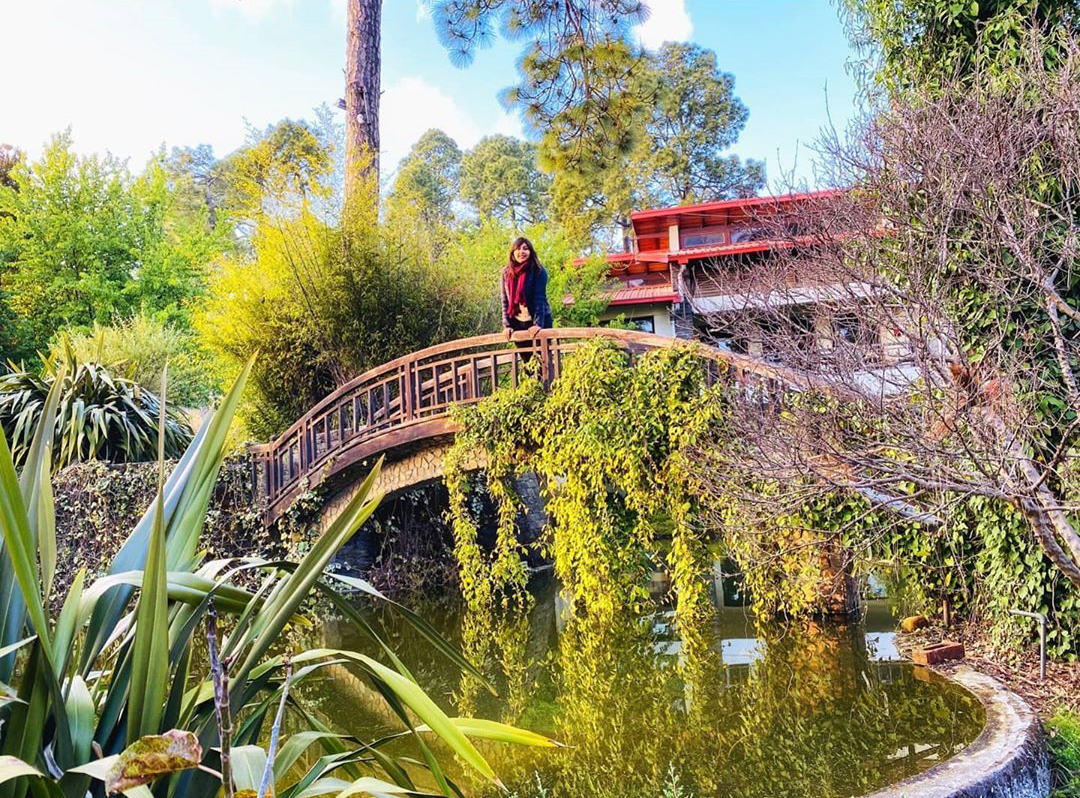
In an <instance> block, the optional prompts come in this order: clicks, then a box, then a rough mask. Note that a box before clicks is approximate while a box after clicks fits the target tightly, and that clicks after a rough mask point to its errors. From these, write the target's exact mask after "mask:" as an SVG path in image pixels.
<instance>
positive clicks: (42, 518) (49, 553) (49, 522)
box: [37, 447, 56, 598]
mask: <svg viewBox="0 0 1080 798" xmlns="http://www.w3.org/2000/svg"><path fill="white" fill-rule="evenodd" d="M48 451H49V449H48V447H46V456H45V457H44V458H43V459H42V461H41V471H42V473H41V479H40V482H39V485H38V490H37V541H38V552H39V554H40V559H41V594H42V595H43V596H44V597H45V598H48V597H49V595H50V594H51V593H52V586H53V577H54V576H55V575H56V511H55V509H54V507H53V495H52V480H51V476H52V468H51V466H52V462H51V460H52V458H51V457H50V456H49V454H48Z"/></svg>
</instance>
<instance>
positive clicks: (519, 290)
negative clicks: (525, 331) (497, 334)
mask: <svg viewBox="0 0 1080 798" xmlns="http://www.w3.org/2000/svg"><path fill="white" fill-rule="evenodd" d="M528 269H529V262H528V261H525V263H521V264H518V263H513V264H510V268H508V269H507V270H506V296H507V297H509V300H510V301H509V302H508V303H507V307H506V318H507V319H512V318H513V317H514V316H516V315H517V314H518V307H519V306H521V305H525V306H526V307H528V303H527V302H526V301H525V272H527V271H528Z"/></svg>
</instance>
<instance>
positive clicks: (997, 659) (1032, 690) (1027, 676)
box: [897, 625, 1080, 718]
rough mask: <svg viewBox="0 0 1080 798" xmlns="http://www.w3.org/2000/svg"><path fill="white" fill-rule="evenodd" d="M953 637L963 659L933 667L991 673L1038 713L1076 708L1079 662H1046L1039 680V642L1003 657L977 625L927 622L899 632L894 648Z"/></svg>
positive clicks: (1079, 696) (905, 650)
mask: <svg viewBox="0 0 1080 798" xmlns="http://www.w3.org/2000/svg"><path fill="white" fill-rule="evenodd" d="M942 640H955V641H957V642H960V643H963V644H964V659H963V660H959V661H957V660H954V661H951V662H944V663H942V664H940V665H937V666H935V667H934V670H937V671H940V672H942V673H949V672H951V671H953V670H955V669H956V668H958V667H960V666H962V665H968V666H970V667H972V668H975V669H976V670H978V671H981V672H982V673H985V674H987V675H988V676H993V677H994V678H995V679H997V680H998V681H999V682H1001V683H1002V684H1004V685H1005V686H1007V687H1008V688H1009V689H1010V690H1012V691H1013V692H1014V693H1017V694H1018V695H1020V696H1022V697H1023V698H1024V699H1025V700H1026V701H1027V702H1028V703H1029V704H1030V705H1031V706H1032V708H1033V709H1035V711H1036V712H1038V713H1039V715H1040V717H1044V718H1046V717H1049V716H1051V715H1053V714H1054V712H1055V710H1057V709H1061V708H1065V709H1069V710H1071V711H1073V712H1080V662H1054V661H1048V662H1047V663H1046V679H1045V681H1042V682H1040V681H1039V646H1038V643H1035V644H1034V645H1033V646H1030V647H1029V648H1028V649H1027V650H1025V651H1021V652H1010V654H1009V656H1008V657H1007V658H1006V657H1003V656H1002V655H1000V654H997V653H995V652H994V651H992V650H990V648H989V647H988V646H986V645H985V643H983V642H982V641H983V637H982V635H981V634H980V630H979V629H978V628H977V627H972V626H958V625H954V626H952V627H951V628H949V629H945V628H943V627H941V626H929V627H927V628H924V629H920V630H918V631H916V632H912V633H900V634H899V635H898V637H897V646H898V648H899V649H900V650H901V651H902V652H903V653H904V654H907V655H910V654H909V652H910V650H911V649H913V648H915V647H917V646H924V645H929V644H932V643H939V642H941V641H942Z"/></svg>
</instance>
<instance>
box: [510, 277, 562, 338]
mask: <svg viewBox="0 0 1080 798" xmlns="http://www.w3.org/2000/svg"><path fill="white" fill-rule="evenodd" d="M508 268H509V267H507V266H504V267H503V271H502V275H501V277H500V279H499V294H500V295H501V298H502V326H503V327H509V326H510V318H511V317H513V316H515V315H517V308H514V310H513V312H511V310H510V297H509V296H507V293H506V270H507V269H508ZM547 284H548V274H547V269H545V268H544V267H543V266H538V267H537V268H535V269H532V268H530V269H527V270H526V271H525V307H527V308H528V309H529V315H530V316H532V317H533V324H535V325H537V326H539V327H544V328H547V327H551V326H552V324H553V319H552V316H551V305H549V304H548V298H547Z"/></svg>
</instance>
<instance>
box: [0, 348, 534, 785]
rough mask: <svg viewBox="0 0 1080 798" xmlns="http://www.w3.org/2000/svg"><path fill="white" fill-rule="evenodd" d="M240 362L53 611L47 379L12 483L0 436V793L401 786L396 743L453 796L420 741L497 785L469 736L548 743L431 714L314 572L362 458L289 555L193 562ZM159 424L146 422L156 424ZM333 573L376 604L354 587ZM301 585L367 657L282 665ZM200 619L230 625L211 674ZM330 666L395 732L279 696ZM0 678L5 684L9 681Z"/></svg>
mask: <svg viewBox="0 0 1080 798" xmlns="http://www.w3.org/2000/svg"><path fill="white" fill-rule="evenodd" d="M250 368H251V366H250V364H249V365H248V367H247V369H245V371H244V372H243V373H242V374H241V376H240V377H239V379H238V380H237V382H236V384H235V385H234V386H233V388H232V390H230V391H229V393H228V394H226V396H225V397H224V399H223V401H222V404H221V407H220V408H219V409H218V411H217V412H216V413H215V414H214V415H213V416H212V417H211V418H209V419H208V420H207V422H206V423H205V424H204V426H203V427H202V428H201V429H200V430H199V432H198V434H197V435H196V436H195V438H194V440H193V441H192V443H191V445H190V446H189V448H188V449H187V451H186V452H185V453H184V455H183V457H182V458H181V459H180V461H179V463H178V464H177V466H176V468H175V469H174V471H173V472H172V474H171V475H170V476H169V478H168V479H167V480H166V479H164V468H162V478H161V482H160V485H159V490H158V494H157V498H156V501H155V502H154V505H153V507H151V508H150V509H149V510H148V511H147V513H146V515H145V516H144V517H143V518H142V520H141V521H140V522H139V523H138V525H137V526H136V527H135V529H134V530H133V531H132V533H131V534H130V536H129V537H128V539H127V541H126V542H125V544H124V546H123V547H122V548H121V550H120V551H119V552H118V553H117V555H116V557H115V559H114V560H113V562H112V566H111V568H110V573H109V575H108V576H105V577H103V578H101V579H99V580H97V581H96V582H94V583H93V584H91V585H86V584H85V573H84V572H83V571H80V572H79V573H78V574H77V575H76V576H75V579H74V581H73V583H72V585H71V588H70V589H69V591H68V593H67V596H66V598H65V600H64V602H63V604H62V608H61V610H60V612H59V614H58V615H56V616H55V617H49V615H48V614H47V607H48V602H47V601H46V597H47V596H48V595H49V594H50V592H51V590H52V587H53V576H54V573H55V552H56V541H55V534H54V531H55V525H54V513H53V505H52V497H51V493H50V488H49V475H50V469H49V463H50V459H51V458H50V451H49V450H50V448H51V445H52V437H51V436H50V435H48V434H47V430H50V429H52V424H53V422H54V418H55V414H56V407H57V403H58V401H59V393H60V390H61V388H60V387H59V386H60V384H61V383H60V382H59V381H57V383H55V384H54V386H53V388H52V390H51V391H50V393H49V395H48V396H47V398H46V401H45V402H44V405H43V408H42V412H41V416H40V419H39V422H38V424H37V427H36V430H35V433H34V435H33V438H32V440H31V443H30V445H29V447H28V449H27V453H26V456H25V459H24V463H23V467H22V473H21V475H18V476H17V475H16V468H15V465H14V462H13V460H12V456H11V451H10V449H9V447H8V445H7V442H6V440H4V437H3V436H0V528H2V531H3V548H2V551H0V682H3V684H2V685H0V713H2V714H3V716H4V721H5V722H4V723H3V726H2V728H0V798H22V797H23V796H25V795H26V794H28V793H29V794H32V795H34V796H35V798H36V796H50V797H51V796H66V797H67V798H83V796H85V795H87V794H90V795H94V796H100V795H103V794H104V793H105V792H106V790H108V791H109V792H113V791H119V792H123V793H124V794H125V795H132V796H142V798H147V797H148V796H151V795H154V796H159V798H160V797H161V796H177V797H179V796H192V797H194V796H213V795H216V794H219V793H224V795H225V796H227V798H231V797H232V796H245V797H246V798H250V797H251V796H258V795H262V796H266V795H272V796H278V798H302V797H303V798H307V796H315V795H335V796H341V797H342V798H344V796H348V795H358V794H365V793H366V794H372V795H383V796H386V795H400V794H403V793H415V792H417V790H418V788H417V785H416V784H415V783H414V781H413V779H414V778H415V777H416V776H417V775H418V774H417V770H416V768H417V766H418V765H417V764H413V765H411V766H410V765H407V763H406V762H405V761H404V760H401V759H399V758H398V757H397V756H395V755H394V754H392V753H390V752H389V751H388V750H385V749H386V746H387V744H388V743H389V742H391V741H392V740H394V739H398V738H401V737H409V738H411V739H412V740H413V743H414V744H415V746H416V748H417V749H418V751H419V752H420V754H421V757H422V763H421V764H420V765H419V767H422V768H425V769H426V770H427V771H428V772H429V774H430V777H431V780H432V782H433V783H434V784H435V785H437V787H438V789H439V790H440V791H441V792H442V793H443V794H445V795H447V796H454V795H456V794H459V793H457V789H456V787H455V786H454V785H453V784H452V783H451V782H450V780H449V779H447V777H446V775H445V774H444V773H443V771H442V769H441V768H440V766H439V763H438V762H437V760H436V759H435V757H434V755H433V754H432V752H431V749H430V748H429V746H428V744H427V742H426V741H425V736H428V735H430V734H435V735H437V736H438V737H440V738H441V739H442V740H443V741H444V742H445V743H446V744H447V745H448V746H449V748H450V749H451V750H452V751H453V752H454V753H455V754H457V755H458V756H459V757H460V758H461V759H462V760H463V761H464V762H466V763H467V764H468V765H470V766H471V767H472V768H473V769H475V770H476V771H478V772H479V773H481V774H483V775H485V776H486V777H488V778H490V779H492V780H496V781H497V779H496V777H495V774H494V773H493V772H492V770H491V767H490V766H489V765H488V763H487V762H486V761H485V760H484V758H483V756H481V754H480V753H479V752H478V751H477V749H476V748H475V747H474V745H473V743H472V742H471V740H470V738H489V739H497V740H504V741H511V742H517V743H521V744H529V745H553V743H552V742H551V741H550V740H547V739H546V738H543V737H540V736H538V735H535V734H531V733H529V732H524V731H521V730H518V729H514V728H512V727H509V726H505V725H502V724H498V723H493V722H487V721H482V720H473V719H468V718H450V717H447V716H446V715H445V714H444V713H443V712H442V710H440V709H439V708H438V707H437V706H436V705H435V703H434V702H433V701H432V700H431V699H430V698H429V697H428V696H427V695H426V694H425V693H424V692H423V690H422V689H421V688H420V687H419V686H418V685H417V684H416V682H415V680H414V679H413V677H412V676H411V675H410V673H409V671H408V670H407V668H406V667H405V665H404V664H403V663H402V662H401V661H400V660H398V658H397V657H396V656H395V655H394V652H393V651H392V650H391V649H390V648H389V647H388V646H387V645H386V643H385V642H384V641H382V640H381V639H380V638H379V636H378V634H377V633H376V631H375V630H374V629H373V628H372V627H371V626H370V625H368V624H367V623H366V622H365V620H364V619H363V617H362V616H360V615H359V614H358V613H357V612H356V611H355V610H354V609H353V608H352V607H351V606H350V604H349V602H348V601H347V600H346V599H345V598H344V597H343V596H342V595H340V594H339V593H338V592H337V591H336V590H335V589H334V588H333V587H332V586H331V585H330V584H328V583H327V582H325V581H323V580H322V577H323V569H324V567H325V565H326V564H327V563H328V562H329V560H330V558H331V557H332V556H333V555H334V553H335V552H336V551H337V550H338V549H339V548H340V546H341V545H342V544H343V543H344V542H345V541H346V540H347V539H348V538H349V536H350V535H351V534H352V533H353V532H354V531H355V530H356V529H357V528H358V527H359V526H360V525H361V524H362V523H363V521H364V520H365V519H366V518H367V517H368V516H369V515H370V514H371V512H372V511H373V510H374V509H375V506H376V505H377V504H378V501H379V497H375V498H372V497H371V496H370V495H369V494H370V491H371V486H372V485H373V483H374V480H375V479H376V476H377V473H378V468H379V467H378V466H376V468H375V470H373V471H372V473H371V474H369V475H368V477H367V479H366V480H365V481H364V483H363V486H362V488H361V490H360V491H359V492H358V493H357V495H356V497H355V498H354V499H353V500H352V501H351V502H350V503H349V505H348V506H347V507H346V508H345V509H344V510H343V511H342V513H341V514H340V515H339V516H338V517H337V519H336V520H335V521H334V522H333V523H332V524H331V525H330V526H329V528H328V529H327V530H326V531H325V532H324V533H323V534H322V535H321V537H320V538H319V539H318V540H317V541H316V542H315V544H314V545H313V546H312V548H311V550H310V551H309V552H308V554H307V555H306V556H305V557H304V558H303V559H302V560H301V561H300V562H299V563H296V564H293V565H289V564H286V563H266V562H260V561H254V560H218V561H212V562H203V561H202V559H201V555H200V554H199V552H198V539H199V534H200V532H201V530H202V527H203V521H204V517H205V513H206V509H207V505H208V503H209V500H210V496H211V493H212V491H213V486H214V482H215V479H216V477H217V474H218V470H219V468H220V465H221V462H222V459H223V456H224V452H223V448H224V444H225V437H226V432H227V429H228V427H229V423H230V420H231V418H232V415H233V412H234V411H235V408H236V405H237V402H238V399H239V396H240V392H241V390H242V388H243V385H244V382H245V380H246V379H247V376H248V373H249V372H250ZM162 423H163V421H161V420H160V419H159V430H160V425H161V424H162ZM241 570H257V571H261V572H262V574H263V577H262V581H261V584H260V586H259V587H258V589H256V590H255V591H254V592H249V591H247V590H245V589H242V588H240V587H237V586H235V585H234V584H232V580H233V578H234V577H235V576H236V574H237V573H238V572H240V571H241ZM337 578H338V579H344V578H343V577H337ZM346 581H350V582H351V583H352V586H353V587H359V588H361V589H364V590H367V591H368V592H369V593H371V594H372V595H374V596H376V597H379V598H382V597H381V596H380V594H378V593H377V592H376V591H374V589H372V588H370V586H367V585H366V584H364V583H363V582H359V581H358V580H346ZM316 588H317V589H318V590H319V591H320V592H321V593H323V594H324V595H325V596H326V597H328V598H329V600H330V601H331V602H333V604H334V605H335V606H336V607H337V608H338V609H339V610H340V611H341V612H342V613H344V614H345V615H346V616H347V617H349V618H350V619H351V620H352V621H354V622H355V623H357V624H358V625H359V626H360V628H361V629H362V630H363V631H364V632H366V633H367V634H368V635H369V636H370V637H371V639H372V640H373V641H374V642H375V644H376V647H377V648H378V650H379V651H380V652H381V653H380V654H379V656H375V657H372V656H367V655H365V654H362V653H359V652H355V651H345V650H331V649H316V650H310V651H304V652H300V653H296V654H294V655H292V657H291V660H290V661H289V662H286V661H285V659H283V657H282V656H279V655H277V654H272V653H271V650H272V647H273V646H274V644H275V642H276V641H277V640H278V639H279V636H280V634H281V632H282V630H283V629H284V628H285V626H286V624H288V623H290V622H295V621H297V620H298V619H299V617H300V616H298V612H299V608H300V605H301V603H302V602H303V601H304V599H305V598H306V597H307V596H308V595H309V594H310V593H311V591H312V590H313V589H316ZM400 611H402V612H404V613H405V615H406V618H407V619H408V620H409V621H410V622H411V623H413V624H414V626H415V627H416V628H417V629H418V631H419V632H420V633H421V634H423V635H424V636H425V637H426V639H427V640H428V641H429V642H430V643H431V644H432V645H433V646H435V647H437V648H438V649H439V650H440V651H441V652H442V653H443V654H445V655H446V656H448V657H449V658H451V659H452V660H453V661H454V662H455V663H456V664H457V665H458V666H459V667H461V668H462V669H465V670H468V671H470V672H472V673H474V674H476V672H475V669H473V668H472V666H471V665H469V663H467V662H466V661H465V660H464V658H462V657H461V655H460V654H459V653H458V652H457V651H456V650H455V649H453V648H452V647H451V646H450V645H448V644H447V643H446V642H445V641H444V640H443V639H442V638H440V637H439V636H438V635H437V634H436V633H435V632H434V631H433V630H432V629H431V627H430V626H428V625H427V624H426V623H424V622H423V620H422V619H420V618H419V617H417V616H416V615H414V614H412V613H410V612H409V611H407V610H404V608H400ZM216 613H227V614H230V615H231V616H232V620H231V622H230V624H229V625H228V626H229V632H228V633H227V634H226V635H224V636H223V637H222V638H221V640H220V643H219V642H218V639H217V635H216V633H215V634H213V635H212V636H211V638H210V640H209V641H208V642H209V643H210V644H211V646H210V647H211V648H213V649H217V648H218V647H219V646H220V651H213V656H212V657H211V662H212V664H213V666H214V667H213V668H212V669H211V670H212V671H213V672H212V673H207V672H200V671H199V669H198V668H196V667H195V666H194V665H193V651H194V650H195V649H196V648H197V647H198V641H200V640H202V639H203V638H202V637H201V634H202V630H203V629H204V628H205V626H206V619H207V616H208V614H211V615H212V614H216ZM332 664H347V665H351V666H353V667H354V668H355V669H357V670H358V671H359V672H360V673H361V675H362V676H363V677H364V678H366V679H367V680H368V681H369V682H370V683H371V684H372V686H373V687H374V688H375V689H376V690H377V691H378V692H379V693H380V694H381V695H382V696H383V697H384V699H385V701H386V702H387V704H388V705H389V707H390V708H391V710H392V711H393V712H394V713H395V714H396V715H397V717H399V718H400V719H401V723H402V728H401V731H400V733H398V734H394V735H390V736H384V737H382V738H379V739H375V740H368V741H363V740H361V739H359V738H357V737H356V736H354V735H353V734H347V733H337V732H335V731H334V730H332V729H330V728H327V727H326V726H325V725H323V724H322V723H321V722H320V721H319V720H318V718H317V717H316V715H314V714H313V713H311V712H309V711H308V710H307V708H305V707H304V706H303V704H302V703H301V702H300V700H299V699H298V698H297V696H296V692H292V693H291V694H288V695H286V693H288V690H289V688H290V687H292V686H295V685H296V684H297V683H299V682H302V681H303V680H304V679H306V678H308V677H310V676H311V675H312V674H313V673H316V672H317V671H318V670H319V669H320V668H324V667H326V666H328V665H332ZM476 675H479V674H476ZM12 682H14V683H15V684H16V685H17V689H13V688H12V687H9V686H8V685H9V684H10V683H12ZM275 707H276V708H277V710H276V716H275V717H274V720H273V733H272V735H271V736H272V743H271V745H270V746H268V747H267V748H264V747H263V746H262V745H260V742H261V741H262V740H263V739H264V734H263V729H264V726H265V723H266V720H267V718H268V716H273V715H275ZM286 707H288V709H286ZM286 711H292V712H295V713H296V714H297V717H298V718H299V719H300V722H301V724H302V725H305V726H306V727H307V730H306V731H302V732H300V733H296V734H293V735H292V736H291V737H290V738H289V739H287V740H285V741H282V744H281V745H280V749H279V747H278V745H277V743H278V742H279V741H278V740H277V736H278V732H279V730H280V728H281V714H282V713H283V712H286ZM223 731H224V733H223ZM312 746H319V747H320V749H321V751H322V755H321V756H319V757H318V758H317V759H316V760H315V763H314V764H313V765H311V766H310V767H309V768H308V769H307V770H306V772H305V773H304V774H303V775H302V776H300V777H299V778H296V777H295V776H294V777H293V778H292V779H291V780H289V778H288V774H289V773H290V771H291V770H292V769H293V766H294V765H295V763H296V762H297V761H299V759H300V757H301V756H302V755H303V754H304V753H305V751H307V750H308V749H309V748H311V747H312ZM268 749H269V750H268ZM277 750H280V754H278V755H277V756H276V757H275V752H276V751H277ZM410 762H413V763H416V762H417V760H415V759H411V760H410Z"/></svg>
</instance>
